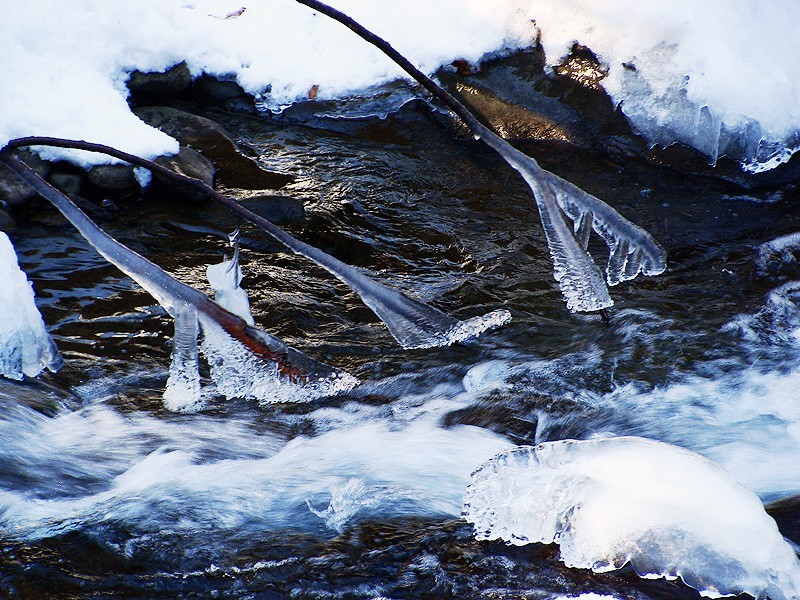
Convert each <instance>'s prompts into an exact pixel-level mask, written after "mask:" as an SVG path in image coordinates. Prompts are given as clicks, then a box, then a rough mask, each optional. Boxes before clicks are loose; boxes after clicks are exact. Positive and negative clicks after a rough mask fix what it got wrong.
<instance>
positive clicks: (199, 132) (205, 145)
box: [134, 106, 292, 190]
mask: <svg viewBox="0 0 800 600" xmlns="http://www.w3.org/2000/svg"><path fill="white" fill-rule="evenodd" d="M134 112H135V113H136V115H137V116H138V117H139V118H140V119H142V120H143V121H144V122H145V123H147V124H149V125H152V126H153V127H156V128H158V129H160V130H161V131H163V132H164V133H166V134H168V135H170V136H172V137H174V138H175V139H177V140H178V141H179V142H180V143H181V144H183V145H185V146H191V147H192V148H194V149H195V150H198V151H200V152H202V153H203V155H204V156H205V157H206V158H208V159H209V160H210V161H211V162H213V163H214V165H215V167H216V169H217V175H218V177H219V179H220V182H221V183H223V184H224V185H226V186H228V187H238V188H244V189H255V190H260V189H276V188H280V187H282V186H284V185H286V184H287V183H289V182H290V181H291V180H292V178H291V177H289V176H288V175H284V174H282V173H273V172H269V171H267V170H266V169H263V168H262V167H261V166H260V165H259V164H258V163H257V162H256V161H255V160H254V159H252V158H250V157H248V156H245V155H244V154H242V153H241V152H240V151H239V148H238V147H237V144H236V143H235V142H234V141H233V138H232V136H231V135H230V134H229V133H228V132H227V131H225V129H224V128H223V127H222V126H220V125H219V124H218V123H216V122H214V121H212V120H211V119H207V118H205V117H202V116H199V115H195V114H192V113H189V112H186V111H183V110H180V109H177V108H173V107H170V106H147V107H140V108H137V109H135V110H134Z"/></svg>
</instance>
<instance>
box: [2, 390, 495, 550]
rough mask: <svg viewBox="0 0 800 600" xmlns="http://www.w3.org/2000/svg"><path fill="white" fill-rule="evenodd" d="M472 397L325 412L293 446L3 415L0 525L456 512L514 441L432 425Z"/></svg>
mask: <svg viewBox="0 0 800 600" xmlns="http://www.w3.org/2000/svg"><path fill="white" fill-rule="evenodd" d="M386 383H387V385H393V384H392V382H391V381H389V382H386ZM445 391H446V392H447V394H446V396H443V393H444V392H445ZM470 397H472V396H471V395H470V393H469V392H466V391H464V388H463V387H461V386H453V385H450V386H447V387H446V388H441V389H438V390H431V391H430V392H429V393H427V394H426V395H425V396H424V399H425V400H426V401H427V404H428V407H427V408H426V409H425V410H420V408H421V407H420V406H419V405H420V400H421V399H422V398H420V397H409V398H408V399H407V405H406V407H405V408H403V407H402V406H396V407H395V410H394V411H393V413H392V415H391V416H388V417H387V415H386V414H385V412H384V411H382V409H380V407H370V406H368V405H359V404H354V405H352V406H344V407H342V408H341V409H325V408H322V409H319V410H318V411H314V412H312V413H311V414H310V415H309V418H310V419H311V420H313V421H315V422H316V423H317V427H318V429H319V430H320V433H319V435H317V436H315V437H306V436H298V437H295V438H293V439H291V440H288V441H287V440H286V439H285V438H284V437H282V436H280V435H277V434H273V433H269V432H264V431H259V429H260V428H259V427H257V426H254V425H253V424H252V423H250V422H249V420H245V419H238V418H235V417H229V418H226V419H220V418H218V417H215V416H204V415H181V416H179V417H176V418H173V419H162V418H158V417H156V416H153V415H148V414H145V413H134V414H121V413H120V412H119V411H118V410H116V409H115V408H113V407H112V406H109V405H107V404H105V403H103V402H98V403H96V404H89V405H87V406H86V407H85V408H82V409H80V410H78V411H75V412H65V413H63V414H60V415H58V416H56V417H55V418H50V417H46V416H44V415H41V414H39V413H37V412H34V411H33V410H30V409H27V408H24V407H21V406H16V407H13V408H12V409H10V410H8V411H6V412H4V413H3V414H2V415H0V464H4V465H6V466H7V469H6V471H4V472H3V475H2V477H3V481H4V485H2V492H0V530H2V531H4V532H6V534H9V535H13V536H14V537H17V538H27V539H38V538H41V537H47V536H50V535H54V534H57V533H63V532H66V531H71V530H76V529H85V528H86V527H90V528H92V527H98V528H102V527H103V526H104V525H110V524H115V525H123V526H126V527H129V528H131V529H132V530H133V531H135V532H138V533H140V534H143V533H147V532H163V531H165V530H170V531H185V532H198V531H205V530H208V529H210V528H214V529H215V530H217V531H221V530H231V531H233V530H236V531H237V532H238V533H242V532H248V533H249V534H251V535H259V534H260V533H261V534H263V533H264V532H266V531H270V530H273V529H276V528H284V527H295V528H299V529H301V530H307V531H317V530H319V529H320V527H323V528H330V529H331V530H332V531H337V530H341V529H342V528H343V527H345V526H346V525H349V524H351V523H353V522H355V521H357V520H359V519H364V518H377V517H380V516H398V515H430V516H443V515H444V516H450V517H455V516H457V515H458V514H459V513H460V510H461V498H462V495H463V492H464V489H465V488H466V485H467V482H468V480H469V474H470V472H471V471H472V470H473V469H474V467H475V466H476V465H478V464H480V463H482V462H483V461H485V460H487V459H489V458H490V457H491V456H493V455H495V454H496V453H497V452H500V451H502V450H505V449H507V448H509V447H510V444H509V442H507V441H506V440H504V439H503V438H501V437H500V436H498V435H496V434H494V433H491V432H488V431H486V430H483V429H479V428H476V427H469V426H459V427H453V428H450V429H443V428H441V427H439V426H438V416H439V415H441V413H442V410H445V409H446V408H452V407H454V406H463V405H464V404H465V403H466V402H468V401H469V398H470ZM382 414H383V416H381V415H382ZM287 418H289V415H287ZM34 474H35V478H34V479H30V477H31V476H33V475H34ZM23 482H25V483H23Z"/></svg>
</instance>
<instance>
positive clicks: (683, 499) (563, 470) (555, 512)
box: [464, 437, 800, 600]
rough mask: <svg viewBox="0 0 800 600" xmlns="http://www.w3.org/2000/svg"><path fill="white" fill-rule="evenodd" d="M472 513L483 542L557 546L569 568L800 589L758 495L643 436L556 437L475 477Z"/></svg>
mask: <svg viewBox="0 0 800 600" xmlns="http://www.w3.org/2000/svg"><path fill="white" fill-rule="evenodd" d="M464 517H465V518H466V519H467V520H468V521H469V522H471V523H473V524H474V526H475V535H476V537H477V538H478V539H484V540H494V539H502V540H505V541H506V542H508V543H509V544H515V545H525V544H530V543H544V544H549V543H557V544H558V545H559V547H560V551H561V560H562V561H564V563H565V564H566V565H567V566H570V567H580V568H587V569H592V570H594V571H598V572H604V571H610V570H614V569H619V568H621V567H622V566H624V565H625V564H630V565H631V566H632V567H633V568H634V570H635V571H636V572H637V573H638V574H639V575H641V576H643V577H648V578H651V577H666V578H669V579H673V578H676V577H680V578H681V579H682V580H683V581H684V582H685V583H687V584H688V585H690V586H692V587H694V588H695V589H697V590H699V591H700V592H701V594H702V595H704V596H709V597H720V596H725V595H737V594H740V593H743V592H744V593H749V594H751V595H752V596H754V597H759V598H760V597H763V596H764V595H767V596H769V597H770V598H772V599H773V600H780V599H784V598H796V597H797V596H798V594H800V561H798V559H797V556H796V555H795V553H794V550H793V548H792V547H791V546H790V545H789V544H788V543H787V542H786V541H785V540H784V539H783V537H782V536H781V534H780V532H779V531H778V527H777V525H776V524H775V521H774V520H773V519H772V518H771V517H769V516H768V515H767V514H766V512H765V511H764V508H763V505H762V504H761V502H760V501H759V499H758V497H757V496H756V495H755V494H753V493H752V492H750V491H748V490H747V489H745V488H744V487H742V486H741V485H739V484H738V483H737V482H736V481H734V479H733V478H731V477H730V475H728V473H727V472H726V471H725V470H724V469H722V468H721V467H719V466H718V465H717V464H715V463H713V462H711V461H709V460H708V459H706V458H704V457H702V456H700V455H699V454H695V453H693V452H690V451H688V450H685V449H683V448H678V447H676V446H672V445H668V444H665V443H662V442H656V441H653V440H647V439H644V438H636V437H619V438H598V439H592V440H584V441H576V440H562V441H558V442H546V443H543V444H540V445H538V446H536V447H531V446H524V447H520V448H515V449H513V450H509V451H506V452H503V453H501V454H500V455H499V456H497V457H495V458H494V459H492V460H491V461H489V462H488V463H486V464H485V465H483V466H482V467H480V468H479V469H478V470H477V471H476V472H475V473H474V474H473V476H472V481H471V483H470V485H469V488H468V490H467V493H466V495H465V500H464Z"/></svg>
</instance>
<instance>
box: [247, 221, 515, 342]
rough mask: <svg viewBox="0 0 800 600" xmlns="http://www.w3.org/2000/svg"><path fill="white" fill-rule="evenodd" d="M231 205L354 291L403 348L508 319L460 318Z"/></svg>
mask: <svg viewBox="0 0 800 600" xmlns="http://www.w3.org/2000/svg"><path fill="white" fill-rule="evenodd" d="M234 208H235V209H236V212H237V213H238V214H240V215H242V216H244V217H245V218H246V219H248V220H249V221H251V222H253V223H255V224H257V225H258V226H259V227H261V229H263V230H264V231H265V232H266V233H267V234H269V235H270V236H271V237H273V238H274V239H275V240H277V241H278V242H280V243H281V244H283V245H284V246H286V247H287V248H288V249H289V250H291V251H292V252H294V253H296V254H299V255H301V256H305V257H306V258H308V259H309V260H312V261H314V262H315V263H317V264H318V265H319V266H321V267H322V268H323V269H325V270H326V271H328V273H330V274H331V275H333V276H334V277H336V278H337V279H338V280H339V281H341V282H342V283H344V284H345V285H347V286H348V287H349V288H350V289H351V290H353V291H354V292H355V293H356V294H358V297H359V298H361V301H362V302H363V303H364V304H366V305H367V306H368V307H369V308H370V309H372V312H374V313H375V314H376V315H377V316H378V318H380V320H381V321H383V323H384V324H385V325H386V328H387V329H388V330H389V333H391V334H392V336H394V338H395V339H396V340H397V342H398V343H399V344H400V345H401V346H402V347H403V348H406V349H411V348H434V347H437V346H450V345H451V344H455V343H458V342H463V341H465V340H467V339H469V338H473V337H477V336H479V335H481V334H482V333H484V332H486V331H488V330H490V329H495V328H497V327H500V326H502V325H505V324H506V323H508V322H509V321H510V320H511V313H510V312H508V311H507V310H503V309H499V310H494V311H492V312H490V313H487V314H485V315H483V316H478V317H473V318H471V319H468V320H466V321H460V320H458V319H456V318H455V317H451V316H450V315H448V314H447V313H445V312H442V311H441V310H439V309H438V308H434V307H432V306H428V305H427V304H425V303H423V302H420V301H419V300H414V299H413V298H410V297H409V296H406V295H405V294H403V293H402V292H400V291H398V290H396V289H393V288H390V287H388V286H385V285H382V284H380V283H378V282H377V281H375V280H373V279H371V278H370V277H368V276H366V275H364V274H363V273H362V272H361V271H359V270H358V269H355V268H353V267H351V266H350V265H348V264H346V263H343V262H342V261H340V260H339V259H337V258H334V257H333V256H331V255H330V254H326V253H325V252H323V251H321V250H319V249H318V248H315V247H314V246H310V245H308V244H306V243H305V242H302V241H300V240H298V239H296V238H294V237H292V236H291V235H289V234H287V233H286V232H285V231H283V230H282V229H281V228H280V227H277V226H276V225H274V224H272V223H270V222H269V221H267V220H266V219H264V218H261V217H259V216H258V215H255V214H253V213H251V212H250V211H248V210H246V209H243V208H241V207H234Z"/></svg>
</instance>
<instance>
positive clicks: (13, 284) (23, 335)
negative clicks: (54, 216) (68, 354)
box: [0, 231, 61, 379]
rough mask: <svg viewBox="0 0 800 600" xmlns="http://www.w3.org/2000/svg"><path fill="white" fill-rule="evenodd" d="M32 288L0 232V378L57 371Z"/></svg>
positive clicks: (56, 356)
mask: <svg viewBox="0 0 800 600" xmlns="http://www.w3.org/2000/svg"><path fill="white" fill-rule="evenodd" d="M33 297H34V296H33V289H32V288H31V284H30V282H29V281H28V278H27V277H26V276H25V273H23V272H22V270H21V269H20V268H19V265H18V264H17V254H16V253H15V252H14V247H13V246H12V245H11V240H9V239H8V236H7V235H6V234H5V233H3V232H2V231H0V375H3V376H5V377H9V378H11V379H22V378H23V376H27V377H35V376H37V375H38V374H39V373H41V372H42V370H43V369H45V368H46V369H49V370H50V371H57V370H58V369H59V368H60V367H61V355H60V354H59V353H58V350H57V349H56V346H55V344H54V343H53V340H52V339H51V338H50V335H49V334H48V333H47V330H45V327H44V321H42V316H41V315H40V314H39V310H38V309H37V308H36V304H35V303H34V300H33Z"/></svg>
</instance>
